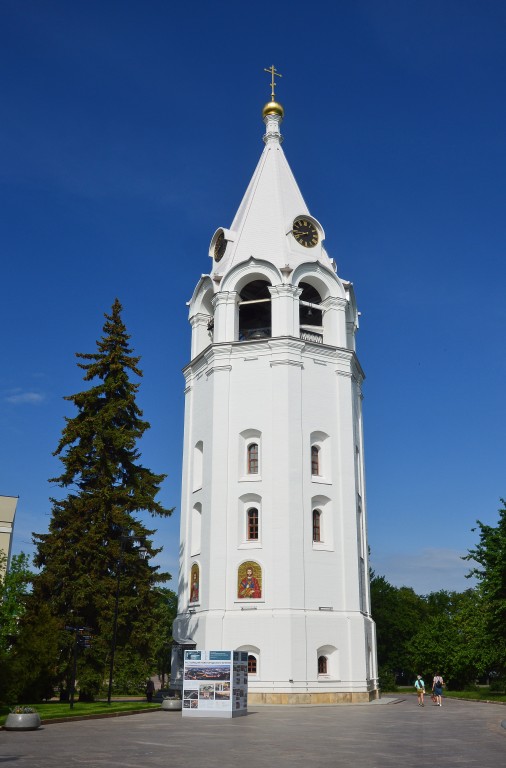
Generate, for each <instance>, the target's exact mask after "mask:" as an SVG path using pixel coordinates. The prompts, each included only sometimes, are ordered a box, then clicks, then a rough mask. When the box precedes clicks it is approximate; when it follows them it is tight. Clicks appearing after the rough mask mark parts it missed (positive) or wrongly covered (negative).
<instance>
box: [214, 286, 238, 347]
mask: <svg viewBox="0 0 506 768" xmlns="http://www.w3.org/2000/svg"><path fill="white" fill-rule="evenodd" d="M238 299H239V295H238V293H237V292H236V291H220V293H217V294H216V295H215V297H214V298H213V305H214V337H213V342H214V343H215V344H216V343H219V342H221V341H237V338H238V329H237V326H238V322H239V308H238V303H237V302H238Z"/></svg>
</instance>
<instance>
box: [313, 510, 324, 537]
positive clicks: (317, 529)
mask: <svg viewBox="0 0 506 768" xmlns="http://www.w3.org/2000/svg"><path fill="white" fill-rule="evenodd" d="M321 540H322V513H321V512H320V510H319V509H313V541H321Z"/></svg>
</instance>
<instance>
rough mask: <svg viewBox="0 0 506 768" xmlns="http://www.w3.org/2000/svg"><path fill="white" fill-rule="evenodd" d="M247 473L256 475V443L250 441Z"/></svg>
mask: <svg viewBox="0 0 506 768" xmlns="http://www.w3.org/2000/svg"><path fill="white" fill-rule="evenodd" d="M248 474H249V475H258V445H257V443H250V445H248Z"/></svg>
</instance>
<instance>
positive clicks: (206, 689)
mask: <svg viewBox="0 0 506 768" xmlns="http://www.w3.org/2000/svg"><path fill="white" fill-rule="evenodd" d="M247 714H248V654H247V653H246V652H244V651H185V652H184V674H183V716H188V717H240V716H241V715H247Z"/></svg>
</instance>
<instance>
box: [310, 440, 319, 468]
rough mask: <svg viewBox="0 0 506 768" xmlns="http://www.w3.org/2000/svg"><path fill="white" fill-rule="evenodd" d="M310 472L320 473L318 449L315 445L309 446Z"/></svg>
mask: <svg viewBox="0 0 506 768" xmlns="http://www.w3.org/2000/svg"><path fill="white" fill-rule="evenodd" d="M311 474H312V475H319V474H320V449H319V448H318V446H317V445H312V446H311Z"/></svg>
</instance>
